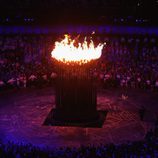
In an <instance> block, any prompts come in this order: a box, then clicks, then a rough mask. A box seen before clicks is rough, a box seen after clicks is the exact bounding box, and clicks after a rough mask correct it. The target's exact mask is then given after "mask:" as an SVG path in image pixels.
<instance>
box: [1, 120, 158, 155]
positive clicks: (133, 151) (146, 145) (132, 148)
mask: <svg viewBox="0 0 158 158" xmlns="http://www.w3.org/2000/svg"><path fill="white" fill-rule="evenodd" d="M0 157H1V158H104V157H105V158H156V157H158V122H156V124H155V128H154V129H153V130H150V131H148V132H147V134H146V136H145V138H144V140H142V141H136V142H127V143H123V144H118V145H116V144H109V145H106V144H101V145H99V146H95V145H89V146H81V147H61V148H57V149H51V150H50V149H49V148H40V147H35V146H33V145H31V144H15V143H13V142H9V143H7V144H4V143H2V142H0Z"/></svg>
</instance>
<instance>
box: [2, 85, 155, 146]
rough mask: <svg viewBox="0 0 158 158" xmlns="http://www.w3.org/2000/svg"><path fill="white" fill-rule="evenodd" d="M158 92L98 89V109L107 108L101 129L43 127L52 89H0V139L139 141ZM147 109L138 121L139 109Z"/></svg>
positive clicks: (150, 120)
mask: <svg viewBox="0 0 158 158" xmlns="http://www.w3.org/2000/svg"><path fill="white" fill-rule="evenodd" d="M157 96H158V93H156V92H151V91H142V90H132V91H131V90H125V89H122V90H120V89H110V90H99V92H98V97H97V102H98V106H97V107H98V110H106V111H108V112H107V115H106V119H105V121H104V124H103V127H102V128H81V127H61V126H44V125H43V122H44V120H45V119H46V117H47V115H48V113H49V112H50V111H51V109H52V108H54V106H55V105H54V99H55V98H54V90H53V88H52V87H50V88H43V89H33V88H30V89H20V90H9V91H5V92H0V139H1V140H2V141H3V142H7V141H13V142H18V143H22V142H23V143H31V144H33V145H37V146H40V147H43V146H48V147H49V148H54V147H61V146H80V145H86V144H87V145H89V144H93V145H94V144H95V145H99V144H101V143H103V144H106V143H116V144H117V143H123V142H127V141H135V140H141V139H143V138H144V136H145V133H146V132H147V130H148V129H150V128H152V127H153V124H154V120H155V118H156V115H158V114H157V113H156V111H158V97H157ZM142 106H144V107H145V109H146V113H145V118H144V121H140V117H139V113H138V111H139V109H140V108H141V107H142Z"/></svg>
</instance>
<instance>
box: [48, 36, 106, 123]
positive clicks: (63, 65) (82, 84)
mask: <svg viewBox="0 0 158 158" xmlns="http://www.w3.org/2000/svg"><path fill="white" fill-rule="evenodd" d="M75 42H76V40H71V39H70V36H68V35H65V39H64V40H62V41H61V42H56V43H55V48H54V50H53V51H52V53H51V55H52V58H53V60H54V62H55V65H56V70H57V78H56V95H55V96H56V97H55V100H56V108H55V109H54V110H53V119H54V120H57V121H64V122H74V123H82V122H92V121H95V120H97V119H98V112H97V93H96V86H95V82H94V78H93V77H92V73H91V71H90V70H91V69H92V68H93V67H94V65H95V63H96V61H97V59H98V58H99V57H100V56H101V51H102V48H103V44H99V45H98V46H97V47H95V46H94V43H93V41H92V40H90V41H89V43H88V42H87V41H86V39H85V40H84V42H83V43H82V44H81V43H78V44H77V45H76V43H75Z"/></svg>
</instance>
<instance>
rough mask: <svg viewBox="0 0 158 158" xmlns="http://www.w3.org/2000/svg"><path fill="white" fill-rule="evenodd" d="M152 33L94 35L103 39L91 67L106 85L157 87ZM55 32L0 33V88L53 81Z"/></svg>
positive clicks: (156, 53) (156, 47)
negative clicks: (96, 60)
mask: <svg viewBox="0 0 158 158" xmlns="http://www.w3.org/2000/svg"><path fill="white" fill-rule="evenodd" d="M157 40H158V39H157V37H155V36H154V35H150V36H149V35H146V36H145V35H142V36H141V35H124V36H120V35H118V36H116V35H115V36H112V35H111V36H109V35H106V36H105V35H96V36H95V37H94V42H96V43H97V42H106V46H105V47H104V49H103V52H102V57H101V58H100V59H99V62H98V64H97V66H96V68H94V69H93V70H92V72H93V75H94V77H96V79H97V80H98V81H99V82H100V83H101V85H102V86H103V87H104V88H106V87H129V88H143V89H151V90H158V45H157ZM54 41H55V35H10V36H9V35H1V36H0V89H6V88H7V89H8V88H15V87H16V88H22V87H23V88H26V87H28V86H38V85H40V86H41V85H42V86H43V85H49V84H52V82H53V80H54V78H55V76H56V74H55V67H54V65H53V61H52V59H51V55H50V53H51V51H52V50H53V44H54Z"/></svg>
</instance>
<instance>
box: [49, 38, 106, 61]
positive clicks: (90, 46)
mask: <svg viewBox="0 0 158 158" xmlns="http://www.w3.org/2000/svg"><path fill="white" fill-rule="evenodd" d="M76 43H77V39H74V40H72V39H71V38H70V36H69V35H65V38H64V39H63V40H62V41H61V42H58V41H57V42H55V48H54V50H53V51H52V52H51V55H52V58H55V59H56V60H58V61H61V62H63V63H67V64H68V63H74V62H75V63H78V64H86V63H88V62H90V61H91V60H95V59H98V58H100V56H101V53H102V49H103V46H104V44H98V46H96V47H95V46H94V42H93V41H92V39H90V43H88V41H87V40H86V38H85V39H84V42H83V43H80V42H79V43H77V44H76Z"/></svg>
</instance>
